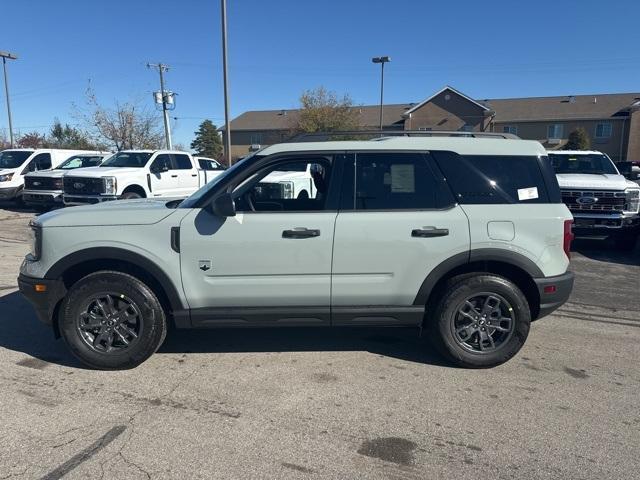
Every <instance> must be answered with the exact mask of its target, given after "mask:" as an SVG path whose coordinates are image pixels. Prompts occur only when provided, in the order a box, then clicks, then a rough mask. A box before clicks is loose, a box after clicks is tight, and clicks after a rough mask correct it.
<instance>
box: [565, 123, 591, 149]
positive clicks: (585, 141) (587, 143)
mask: <svg viewBox="0 0 640 480" xmlns="http://www.w3.org/2000/svg"><path fill="white" fill-rule="evenodd" d="M563 148H564V149H565V150H589V148H591V140H590V139H589V135H588V134H587V131H586V130H585V129H584V128H582V127H578V128H576V129H575V130H573V131H572V132H571V133H570V134H569V139H568V141H567V143H566V144H565V146H564V147H563Z"/></svg>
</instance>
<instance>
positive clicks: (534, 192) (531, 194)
mask: <svg viewBox="0 0 640 480" xmlns="http://www.w3.org/2000/svg"><path fill="white" fill-rule="evenodd" d="M534 198H538V187H529V188H519V189H518V200H533V199H534Z"/></svg>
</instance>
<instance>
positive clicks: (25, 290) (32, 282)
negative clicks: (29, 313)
mask: <svg viewBox="0 0 640 480" xmlns="http://www.w3.org/2000/svg"><path fill="white" fill-rule="evenodd" d="M36 285H42V286H44V289H45V290H44V291H41V292H38V291H36ZM18 287H19V288H20V292H21V293H22V294H23V295H24V296H25V297H26V298H27V300H29V302H31V304H32V305H33V307H34V308H35V310H36V314H37V315H38V319H39V320H40V321H41V322H42V323H44V324H46V325H52V324H53V313H54V310H55V308H56V305H57V304H58V302H59V301H60V300H62V299H63V298H64V296H65V295H66V293H67V289H66V287H65V286H64V283H63V282H62V280H49V279H46V278H34V277H28V276H26V275H23V274H20V276H19V277H18ZM40 288H42V287H40Z"/></svg>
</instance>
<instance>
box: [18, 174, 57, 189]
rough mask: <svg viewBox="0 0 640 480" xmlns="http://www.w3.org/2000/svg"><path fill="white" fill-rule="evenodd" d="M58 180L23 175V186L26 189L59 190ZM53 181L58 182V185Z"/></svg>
mask: <svg viewBox="0 0 640 480" xmlns="http://www.w3.org/2000/svg"><path fill="white" fill-rule="evenodd" d="M56 180H57V182H56ZM59 182H60V179H59V178H51V177H24V188H26V189H27V190H60V189H61V187H60V183H59ZM55 183H58V185H55Z"/></svg>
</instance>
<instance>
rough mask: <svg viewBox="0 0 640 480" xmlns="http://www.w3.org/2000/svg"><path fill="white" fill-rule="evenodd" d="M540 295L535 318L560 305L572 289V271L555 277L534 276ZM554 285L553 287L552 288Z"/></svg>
mask: <svg viewBox="0 0 640 480" xmlns="http://www.w3.org/2000/svg"><path fill="white" fill-rule="evenodd" d="M533 280H534V282H535V283H536V287H537V288H538V293H539V295H540V311H539V313H538V316H537V317H536V318H542V317H545V316H547V315H549V314H550V313H551V312H553V311H554V310H556V309H557V308H559V307H561V306H562V305H563V304H564V303H565V302H566V301H567V300H569V297H570V296H571V291H572V290H573V280H574V275H573V272H566V273H563V274H562V275H557V276H555V277H545V278H534V279H533ZM554 287H555V288H554Z"/></svg>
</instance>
